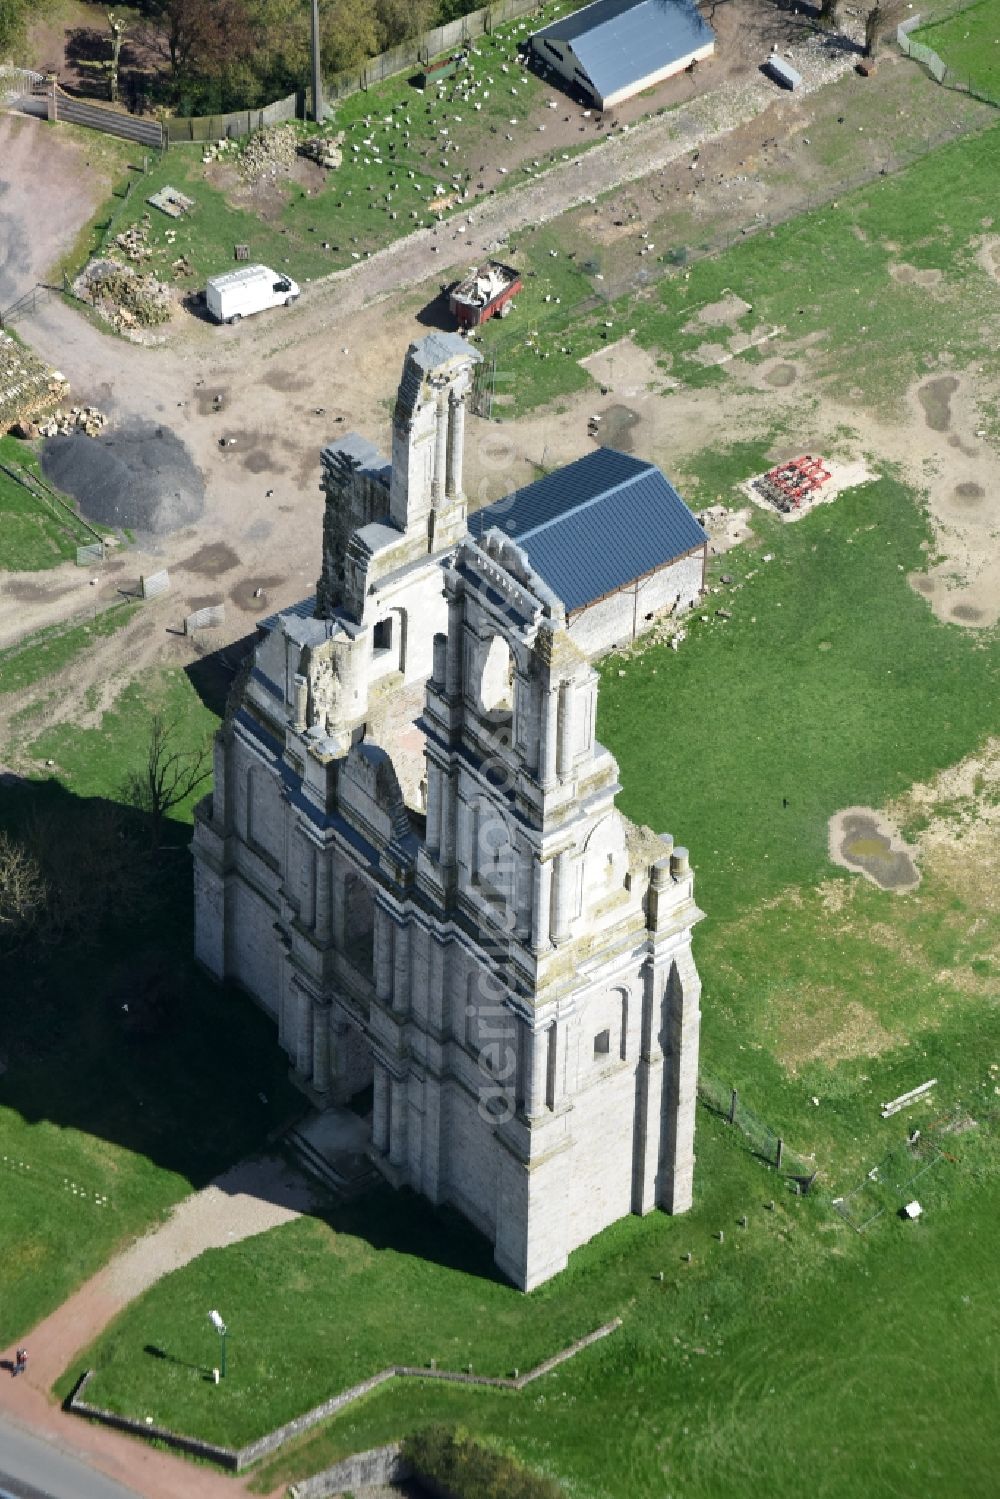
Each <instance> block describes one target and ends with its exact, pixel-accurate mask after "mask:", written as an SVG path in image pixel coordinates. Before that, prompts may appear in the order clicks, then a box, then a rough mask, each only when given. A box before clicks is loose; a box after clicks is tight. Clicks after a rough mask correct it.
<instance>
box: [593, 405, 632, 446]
mask: <svg viewBox="0 0 1000 1499" xmlns="http://www.w3.org/2000/svg"><path fill="white" fill-rule="evenodd" d="M638 422H639V413H638V412H637V411H633V410H632V408H631V407H630V406H609V407H608V409H607V410H606V411H605V413H604V416H603V419H602V421H601V426H600V429H599V432H598V440H599V441H600V443H601V446H602V447H605V448H617V449H618V451H619V452H620V453H631V452H632V449H633V446H634V438H633V436H632V430H633V428H634V427H636V426H637V425H638Z"/></svg>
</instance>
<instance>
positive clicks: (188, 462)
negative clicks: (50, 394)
mask: <svg viewBox="0 0 1000 1499" xmlns="http://www.w3.org/2000/svg"><path fill="white" fill-rule="evenodd" d="M42 470H43V472H44V474H45V476H46V478H47V479H48V480H49V481H50V483H52V484H54V485H55V486H56V487H57V488H58V489H61V490H63V492H64V493H66V494H71V495H72V496H73V498H74V499H75V500H76V501H77V503H78V504H79V506H80V509H81V511H82V512H83V514H84V515H85V516H86V517H87V519H88V520H91V521H94V522H96V523H97V524H98V525H102V526H121V527H125V528H127V529H128V530H130V531H138V532H143V533H145V534H146V535H153V536H168V535H169V534H170V532H171V531H176V530H177V529H178V528H179V527H181V526H189V525H191V524H192V522H194V521H196V520H198V519H199V518H200V517H201V514H202V512H203V510H204V508H205V481H204V479H203V478H202V475H201V472H200V470H199V469H198V468H197V467H196V466H195V463H194V461H193V459H192V457H191V455H190V453H189V452H188V450H187V448H186V447H185V445H184V443H183V442H181V440H180V438H179V437H177V436H176V435H175V433H173V432H171V431H170V429H169V428H168V427H159V426H157V425H156V424H155V423H153V422H132V423H130V424H129V425H128V426H127V427H121V428H118V429H116V430H115V431H114V432H113V433H110V434H102V435H101V436H100V437H98V438H93V437H85V436H83V435H82V434H76V435H73V436H70V437H51V438H49V440H48V441H47V442H46V443H45V444H44V446H43V448H42Z"/></svg>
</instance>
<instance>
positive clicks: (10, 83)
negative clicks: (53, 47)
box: [0, 65, 45, 104]
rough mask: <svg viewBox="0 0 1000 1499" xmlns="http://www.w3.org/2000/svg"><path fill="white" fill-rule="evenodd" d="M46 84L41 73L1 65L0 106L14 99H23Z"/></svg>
mask: <svg viewBox="0 0 1000 1499" xmlns="http://www.w3.org/2000/svg"><path fill="white" fill-rule="evenodd" d="M44 82H45V78H44V77H43V75H42V74H41V73H36V72H34V70H33V69H31V68H12V67H7V66H2V65H0V104H7V103H10V102H12V101H13V100H14V99H23V98H24V96H25V95H26V94H30V93H33V92H34V90H35V89H36V88H38V87H39V86H40V85H41V84H43V83H44Z"/></svg>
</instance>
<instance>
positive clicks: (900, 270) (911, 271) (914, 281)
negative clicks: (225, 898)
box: [889, 260, 944, 287]
mask: <svg viewBox="0 0 1000 1499" xmlns="http://www.w3.org/2000/svg"><path fill="white" fill-rule="evenodd" d="M889 275H890V276H891V277H892V279H893V280H894V281H899V282H901V283H902V284H903V285H904V286H923V287H930V286H937V285H938V284H939V283H940V281H941V279H942V277H943V275H944V272H943V271H940V270H938V269H936V268H934V269H928V270H924V271H922V270H920V269H919V268H918V267H917V266H915V265H908V264H907V263H906V261H905V260H902V261H899V260H895V261H890V263H889Z"/></svg>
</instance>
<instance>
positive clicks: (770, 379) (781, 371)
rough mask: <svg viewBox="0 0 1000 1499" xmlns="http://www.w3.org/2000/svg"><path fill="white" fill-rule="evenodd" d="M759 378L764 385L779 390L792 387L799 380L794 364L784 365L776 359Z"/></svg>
mask: <svg viewBox="0 0 1000 1499" xmlns="http://www.w3.org/2000/svg"><path fill="white" fill-rule="evenodd" d="M761 378H762V379H763V380H764V383H765V384H766V385H773V386H776V387H777V388H778V389H781V388H782V387H783V386H786V385H794V384H795V381H796V380H797V379H798V378H799V372H798V370H797V369H796V368H795V366H794V364H786V363H785V362H784V360H781V359H776V360H775V361H774V363H773V364H771V365H769V366H768V368H767V369H766V370H765V371H764V372H763V375H762V377H761Z"/></svg>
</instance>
